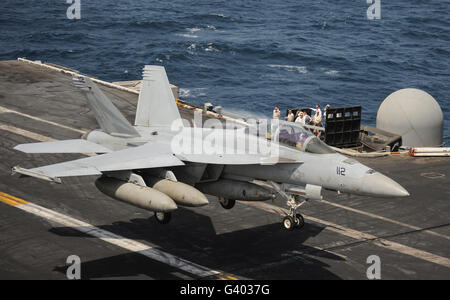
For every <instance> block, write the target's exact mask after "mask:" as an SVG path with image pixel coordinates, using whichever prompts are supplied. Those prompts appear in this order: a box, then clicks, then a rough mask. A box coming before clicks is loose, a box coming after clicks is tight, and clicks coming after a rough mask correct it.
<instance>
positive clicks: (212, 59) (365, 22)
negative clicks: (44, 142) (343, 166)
mask: <svg viewBox="0 0 450 300" xmlns="http://www.w3.org/2000/svg"><path fill="white" fill-rule="evenodd" d="M80 1H81V19H80V20H69V19H68V18H67V16H66V11H67V8H68V7H69V4H66V1H65V0H34V1H33V0H2V1H1V3H0V59H16V58H17V57H26V58H28V59H32V60H42V61H45V62H51V63H56V64H60V65H63V66H67V67H71V68H74V69H77V70H80V71H81V72H83V73H86V74H89V75H92V76H97V77H99V78H101V79H104V80H107V81H120V80H134V79H140V77H141V70H142V67H143V66H144V65H145V64H158V65H164V66H165V67H166V70H167V73H168V76H169V79H170V81H171V82H172V83H174V84H176V85H178V86H180V88H181V96H182V99H184V100H186V101H189V102H192V103H195V104H200V105H202V104H203V103H204V102H207V101H208V102H212V103H214V104H215V105H222V106H223V107H224V108H225V109H227V110H229V111H233V112H239V113H247V112H248V113H251V114H255V115H258V116H270V115H271V112H272V107H273V106H274V105H279V106H280V108H281V109H282V110H285V109H286V108H288V107H298V106H303V107H305V106H313V105H315V104H316V103H319V104H321V106H322V107H323V106H325V105H326V104H331V105H332V106H336V107H337V106H345V105H362V106H363V123H365V124H368V125H375V121H376V113H377V110H378V107H379V105H380V104H381V102H382V101H383V99H385V98H386V97H387V96H388V95H389V94H390V93H392V92H394V91H396V90H398V89H402V88H407V87H415V88H419V89H423V90H425V91H427V92H428V93H430V94H431V95H432V96H433V97H434V98H435V99H436V100H437V101H438V102H439V104H440V105H441V108H442V110H443V113H444V118H445V124H444V135H445V137H444V139H445V141H446V144H447V145H449V144H450V13H449V11H450V1H448V0H396V1H392V0H390V1H388V0H381V14H380V17H381V19H378V20H369V19H368V18H367V15H366V11H367V9H368V7H369V4H367V2H366V0H355V1H348V0H346V1H344V0H333V1H332V0H329V1H321V0H303V1H299V0H284V1H269V0H259V1H258V0H254V1H247V0H239V1H238V0H228V1H214V0H208V1H202V0H197V1H192V0H182V1H181V0H171V1H138V0H122V1H112V0H104V1H92V0H90V1H87V0H80Z"/></svg>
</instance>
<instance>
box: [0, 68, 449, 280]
mask: <svg viewBox="0 0 450 300" xmlns="http://www.w3.org/2000/svg"><path fill="white" fill-rule="evenodd" d="M168 75H169V78H170V74H168ZM99 86H100V87H101V89H102V90H103V91H104V93H105V94H106V95H107V96H108V97H110V99H112V100H113V102H114V104H115V105H116V106H117V107H118V108H119V110H120V111H121V112H122V113H123V114H124V115H125V116H126V118H127V119H128V120H129V121H130V122H131V121H132V120H133V119H134V115H135V110H136V104H137V100H138V95H137V94H133V93H129V92H126V91H123V90H118V89H115V88H113V87H107V86H101V85H99ZM180 112H181V115H182V117H183V118H187V119H190V118H192V115H193V112H192V110H190V109H187V108H184V107H180ZM96 128H98V125H97V123H96V121H95V119H94V117H93V115H92V113H91V112H90V109H89V107H88V105H87V102H86V99H85V98H84V97H83V96H82V95H81V93H80V92H79V90H77V89H76V88H75V87H74V86H73V84H72V77H71V76H70V75H67V74H63V73H61V72H56V71H52V70H48V69H46V68H43V67H41V66H38V65H33V64H29V63H26V62H21V61H1V62H0V143H1V146H0V155H1V160H0V257H1V259H0V277H1V278H2V279H61V280H64V279H66V270H67V266H68V265H67V263H66V260H67V258H68V257H69V256H71V255H77V256H78V257H79V258H80V259H81V270H82V273H81V276H82V279H107V278H108V279H109V278H112V279H227V280H243V279H367V269H368V267H369V266H370V263H368V258H369V257H370V256H373V255H376V256H378V257H379V258H380V262H381V278H382V279H450V226H449V225H450V202H449V199H450V184H449V183H450V181H449V177H450V158H448V157H435V158H425V157H410V156H407V155H390V156H386V157H379V158H357V160H359V161H361V162H362V163H364V164H365V165H368V166H370V167H372V168H374V169H375V170H377V171H379V172H381V173H383V174H385V175H387V176H389V177H390V178H392V179H394V180H395V181H396V182H398V183H399V184H401V185H402V186H403V187H405V188H406V189H407V190H408V192H409V193H410V196H409V197H405V198H399V199H377V198H372V197H366V196H355V195H347V194H337V193H334V192H325V193H324V200H323V201H309V202H308V203H307V204H305V205H304V206H302V207H301V209H300V211H301V212H302V214H304V216H305V221H306V225H305V226H304V227H303V228H302V229H299V230H294V231H286V230H284V229H283V228H282V225H281V224H280V219H281V218H282V216H283V215H284V213H285V209H286V206H285V203H284V202H285V201H284V200H282V199H278V198H277V199H276V200H274V201H267V202H247V203H245V202H238V203H237V204H236V206H235V207H234V208H233V209H230V210H225V209H223V208H222V207H221V205H220V204H219V202H218V200H217V198H215V197H212V196H211V197H208V198H209V201H210V204H209V205H207V206H204V207H200V208H180V209H178V210H177V211H175V212H174V213H173V216H172V221H171V223H170V224H167V225H161V224H158V223H157V222H156V221H155V220H154V216H153V214H152V213H151V212H149V211H146V210H143V209H140V208H136V207H133V206H130V205H128V204H124V203H121V202H119V201H115V200H113V199H111V198H109V197H108V196H106V195H104V194H102V193H101V192H100V191H99V190H98V189H97V188H96V187H95V185H94V181H95V178H96V177H92V176H87V177H76V178H65V179H64V180H63V184H51V183H47V182H42V181H39V180H36V179H34V178H29V177H26V178H18V176H17V175H16V176H11V168H12V167H13V166H16V165H20V166H21V167H24V168H32V167H37V166H42V165H48V164H53V163H58V162H62V161H66V160H69V159H76V158H81V157H82V155H75V154H57V155H54V154H51V155H50V154H32V155H31V154H25V153H22V152H18V151H16V150H13V148H14V147H15V146H16V145H18V144H22V143H32V142H41V141H56V140H63V139H78V138H80V136H82V135H83V134H84V133H86V132H88V131H90V130H93V129H96Z"/></svg>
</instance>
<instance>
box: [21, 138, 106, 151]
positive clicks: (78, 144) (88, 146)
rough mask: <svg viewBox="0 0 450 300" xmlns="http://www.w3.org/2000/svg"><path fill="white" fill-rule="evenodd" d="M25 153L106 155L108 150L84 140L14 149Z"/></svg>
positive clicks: (46, 143) (29, 145)
mask: <svg viewBox="0 0 450 300" xmlns="http://www.w3.org/2000/svg"><path fill="white" fill-rule="evenodd" d="M14 149H15V150H18V151H22V152H25V153H108V152H112V151H111V150H110V149H108V148H105V147H103V146H101V145H98V144H95V143H92V142H89V141H86V140H81V139H78V140H64V141H57V142H43V143H29V144H21V145H17V146H16V147H14Z"/></svg>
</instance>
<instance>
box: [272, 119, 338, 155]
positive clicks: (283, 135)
mask: <svg viewBox="0 0 450 300" xmlns="http://www.w3.org/2000/svg"><path fill="white" fill-rule="evenodd" d="M272 132H273V133H274V134H273V138H272V140H276V139H278V141H279V143H280V144H283V145H287V146H291V147H295V148H297V149H300V150H303V151H305V152H311V153H316V154H329V153H335V151H334V150H333V149H331V148H330V147H329V146H328V145H327V144H325V143H324V142H322V141H321V140H319V139H318V138H317V137H316V136H315V135H314V134H312V133H311V132H310V131H309V130H307V129H306V128H304V127H303V126H302V125H301V124H296V123H292V122H285V121H279V124H272Z"/></svg>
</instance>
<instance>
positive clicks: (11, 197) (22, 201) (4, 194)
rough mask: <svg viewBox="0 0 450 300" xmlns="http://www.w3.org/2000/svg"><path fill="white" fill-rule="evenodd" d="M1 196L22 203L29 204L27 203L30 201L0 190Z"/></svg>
mask: <svg viewBox="0 0 450 300" xmlns="http://www.w3.org/2000/svg"><path fill="white" fill-rule="evenodd" d="M0 197H1V198H3V199H7V200H10V201H14V202H17V203H20V204H27V203H29V202H28V201H25V200H23V199H20V198H17V197H14V196H13V195H9V194H6V193H3V192H0Z"/></svg>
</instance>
